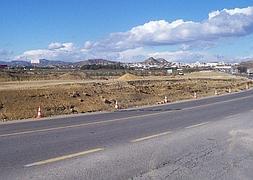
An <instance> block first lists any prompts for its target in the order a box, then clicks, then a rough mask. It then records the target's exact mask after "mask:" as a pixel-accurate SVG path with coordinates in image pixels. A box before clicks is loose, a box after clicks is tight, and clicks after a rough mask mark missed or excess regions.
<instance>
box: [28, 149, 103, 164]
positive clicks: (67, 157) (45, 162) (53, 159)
mask: <svg viewBox="0 0 253 180" xmlns="http://www.w3.org/2000/svg"><path fill="white" fill-rule="evenodd" d="M102 150H104V149H103V148H97V149H90V150H88V151H83V152H79V153H75V154H68V155H65V156H60V157H56V158H52V159H47V160H43V161H38V162H35V163H31V164H27V165H25V167H31V166H40V165H44V164H49V163H53V162H57V161H62V160H66V159H70V158H74V157H78V156H83V155H87V154H90V153H95V152H98V151H102Z"/></svg>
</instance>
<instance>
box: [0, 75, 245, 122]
mask: <svg viewBox="0 0 253 180" xmlns="http://www.w3.org/2000/svg"><path fill="white" fill-rule="evenodd" d="M123 73H124V72H123V71H122V72H121V74H123ZM21 74H22V73H21ZM42 74H43V73H42ZM87 74H88V73H84V72H65V73H63V72H57V73H52V72H51V73H49V72H48V75H47V76H46V77H44V78H45V79H46V78H48V77H50V78H48V80H47V79H46V80H38V81H36V80H37V78H38V76H34V74H30V76H29V75H26V76H22V75H21V76H20V77H19V78H20V79H22V78H23V79H22V80H24V79H29V80H32V81H10V80H17V79H16V77H15V78H13V79H10V78H9V77H3V76H1V78H2V79H1V81H2V82H0V119H1V120H13V119H24V118H31V117H35V116H36V111H37V108H38V107H39V106H41V108H42V113H43V115H44V116H53V115H60V114H72V113H86V112H93V111H104V110H106V111H112V110H114V103H115V101H116V100H117V101H118V102H119V105H120V107H121V108H128V107H134V106H141V105H151V104H156V103H158V102H161V101H163V99H164V96H167V97H168V100H169V101H170V102H172V101H178V100H182V99H191V98H193V93H194V92H198V96H199V97H202V96H209V95H213V94H214V90H215V89H217V90H218V92H219V93H220V94H223V93H226V92H227V91H228V88H231V89H232V91H239V90H240V89H244V88H245V83H246V82H247V81H248V80H246V79H244V78H237V77H235V76H231V75H227V74H224V73H216V72H208V71H207V72H199V73H191V74H186V75H185V76H138V75H133V74H125V75H122V76H121V77H119V76H114V78H112V77H111V76H103V78H104V79H106V80H103V78H101V77H99V79H100V80H98V79H96V80H94V79H95V77H94V76H93V77H91V76H90V75H87ZM40 75H41V74H40ZM24 77H25V78H24ZM42 77H43V76H42ZM4 78H6V80H7V81H4ZM8 81H9V82H8Z"/></svg>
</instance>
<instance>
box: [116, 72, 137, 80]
mask: <svg viewBox="0 0 253 180" xmlns="http://www.w3.org/2000/svg"><path fill="white" fill-rule="evenodd" d="M138 79H141V78H140V77H139V76H136V75H133V74H130V73H126V74H124V75H123V76H121V77H119V80H121V81H134V80H138Z"/></svg>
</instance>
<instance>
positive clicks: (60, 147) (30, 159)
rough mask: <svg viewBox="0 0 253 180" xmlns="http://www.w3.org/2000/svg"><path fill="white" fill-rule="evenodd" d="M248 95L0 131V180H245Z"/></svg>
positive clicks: (251, 152) (252, 135)
mask: <svg viewBox="0 0 253 180" xmlns="http://www.w3.org/2000/svg"><path fill="white" fill-rule="evenodd" d="M252 117H253V90H248V91H244V92H241V93H235V94H229V95H225V96H216V97H210V98H203V99H199V100H193V101H184V102H179V103H173V104H167V105H160V106H152V107H145V108H137V109H129V110H121V111H117V112H112V113H94V114H89V115H81V116H79V115H78V116H73V117H69V116H66V117H61V118H60V117H59V118H54V119H48V120H33V121H25V122H18V123H2V124H0V150H1V151H0V162H1V163H0V179H4V180H8V179H12V180H13V179H47V180H48V179H109V180H113V179H117V180H118V179H252V178H251V177H253V118H252Z"/></svg>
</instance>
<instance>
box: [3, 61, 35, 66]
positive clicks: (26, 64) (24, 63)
mask: <svg viewBox="0 0 253 180" xmlns="http://www.w3.org/2000/svg"><path fill="white" fill-rule="evenodd" d="M7 65H8V66H11V67H29V66H32V64H31V63H30V62H28V61H22V60H20V61H16V60H15V61H11V62H9V64H7Z"/></svg>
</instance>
